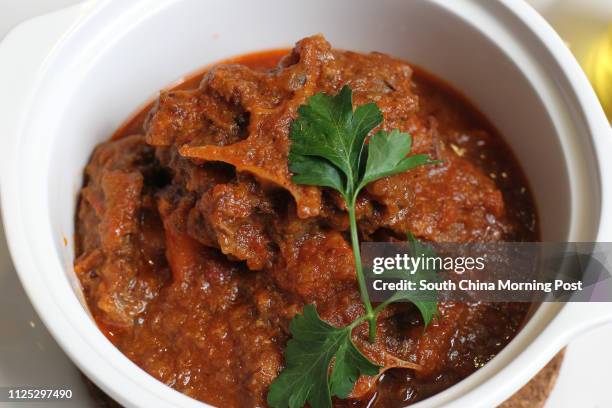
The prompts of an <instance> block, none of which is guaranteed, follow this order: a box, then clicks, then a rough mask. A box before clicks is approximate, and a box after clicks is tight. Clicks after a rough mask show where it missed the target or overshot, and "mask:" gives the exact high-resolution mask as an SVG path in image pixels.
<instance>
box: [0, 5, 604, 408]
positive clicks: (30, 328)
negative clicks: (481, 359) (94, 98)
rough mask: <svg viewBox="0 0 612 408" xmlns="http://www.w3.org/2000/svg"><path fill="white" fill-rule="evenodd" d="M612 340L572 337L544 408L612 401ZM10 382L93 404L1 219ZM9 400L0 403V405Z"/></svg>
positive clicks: (25, 10) (8, 10) (3, 343)
mask: <svg viewBox="0 0 612 408" xmlns="http://www.w3.org/2000/svg"><path fill="white" fill-rule="evenodd" d="M78 1H79V0H0V38H1V37H3V36H4V35H5V34H6V33H7V32H8V31H9V30H10V29H11V28H12V27H14V26H15V25H16V24H18V23H19V22H20V21H23V20H25V19H27V18H30V17H34V16H37V15H40V14H44V13H47V12H50V11H53V10H57V9H59V8H62V7H66V6H69V5H71V4H75V3H77V2H78ZM533 1H534V2H538V1H539V2H540V3H542V2H543V0H533ZM550 2H551V1H550V0H547V1H546V3H550ZM0 92H1V90H0ZM2 137H10V135H3V136H2ZM611 346H612V326H606V327H602V328H600V329H597V330H595V331H593V332H591V333H587V334H585V335H583V336H582V337H581V338H579V339H576V340H575V341H573V342H572V343H571V344H570V345H569V346H568V348H567V353H566V355H565V360H564V362H563V366H562V368H561V373H560V376H559V379H558V381H557V385H556V387H555V390H554V391H553V393H552V395H551V396H550V398H549V400H548V402H547V405H546V408H565V407H567V408H576V407H579V408H610V407H612V351H611V350H610V348H611ZM9 385H10V386H17V385H22V386H23V385H30V386H34V385H39V386H42V385H46V386H62V387H64V388H71V389H72V390H73V391H74V393H75V399H74V400H73V402H72V403H71V404H66V403H62V404H42V403H33V404H23V403H20V404H18V407H24V408H25V407H29V406H32V407H42V406H78V407H93V406H94V404H93V403H92V402H91V401H90V400H89V398H88V396H87V391H86V390H85V388H84V385H83V382H82V380H81V378H80V374H79V373H78V371H77V370H76V368H75V367H74V365H73V364H72V363H71V362H70V360H69V359H68V358H67V357H66V356H65V354H64V353H63V352H62V351H61V349H60V348H59V347H58V346H57V344H56V343H55V341H54V340H53V339H52V338H51V336H50V335H49V333H48V332H47V330H46V329H45V328H44V326H43V325H42V323H41V322H40V319H38V317H37V316H36V313H35V312H34V310H33V309H32V306H31V305H30V303H29V301H28V299H27V297H26V295H25V293H24V291H23V289H22V287H21V284H20V283H19V280H18V279H17V276H16V273H15V270H14V268H13V265H12V263H11V260H10V257H9V254H8V251H7V248H6V241H5V238H4V230H3V228H2V226H1V225H0V386H9ZM8 406H10V405H9V404H7V403H0V407H8Z"/></svg>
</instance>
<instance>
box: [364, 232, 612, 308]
mask: <svg viewBox="0 0 612 408" xmlns="http://www.w3.org/2000/svg"><path fill="white" fill-rule="evenodd" d="M428 245H429V246H428V250H427V251H420V252H418V251H417V253H415V252H414V248H411V245H410V244H408V243H364V244H363V246H362V253H363V257H364V269H365V271H366V283H367V286H368V291H369V292H370V297H371V298H372V300H374V301H377V302H379V301H384V300H386V299H388V298H389V297H390V296H392V295H393V294H394V293H395V292H397V291H410V292H412V293H411V295H412V298H415V296H416V297H417V298H419V296H420V298H421V299H422V300H434V299H433V297H435V300H442V301H445V300H446V301H451V300H453V301H484V302H534V301H562V302H565V301H612V279H610V273H609V270H610V268H609V259H608V258H610V257H612V245H610V243H484V244H483V243H477V244H428Z"/></svg>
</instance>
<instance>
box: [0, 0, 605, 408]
mask: <svg viewBox="0 0 612 408" xmlns="http://www.w3.org/2000/svg"><path fill="white" fill-rule="evenodd" d="M317 32H322V33H324V34H325V35H326V36H327V38H328V39H329V40H330V41H331V42H332V44H333V45H334V46H335V47H339V48H345V49H352V50H359V51H370V50H378V51H383V52H387V53H389V54H391V55H394V56H398V57H402V58H405V59H406V60H408V61H411V62H413V63H416V64H418V65H421V66H423V67H425V68H426V69H427V70H429V71H431V72H433V73H435V74H437V75H439V76H440V77H442V78H444V79H446V80H448V81H449V82H450V83H452V84H453V85H454V86H455V87H456V88H458V89H459V90H461V91H462V92H463V93H465V94H466V95H467V96H468V97H469V98H470V99H471V100H472V101H473V102H474V103H475V104H476V105H477V106H478V107H479V108H480V109H481V110H482V111H483V112H484V113H485V114H486V115H487V116H488V117H489V118H490V119H491V120H492V121H493V123H494V124H495V125H496V126H497V127H498V128H499V129H500V131H501V133H502V134H503V135H504V137H505V138H506V140H507V141H508V142H509V144H510V145H511V147H512V149H513V150H514V152H515V153H516V155H517V156H518V158H519V160H520V162H521V164H522V166H523V168H524V169H525V171H526V173H527V175H528V178H529V182H530V183H531V186H532V187H533V190H534V192H535V196H536V201H537V204H538V208H539V215H540V219H541V227H542V230H543V238H544V239H545V240H551V241H564V240H570V241H571V240H575V241H594V240H599V241H612V235H611V234H612V218H611V216H612V188H611V187H612V166H611V165H610V162H609V161H605V157H606V155H608V157H609V155H610V153H611V152H612V134H611V132H610V128H609V125H608V123H607V122H606V120H605V117H604V114H603V112H602V110H601V107H600V106H599V104H598V103H597V100H596V98H595V95H594V93H593V92H592V90H591V88H590V86H589V84H588V82H587V80H586V79H585V77H584V75H583V74H582V72H581V71H580V69H579V67H578V65H577V63H576V62H575V60H574V59H573V58H572V57H571V55H570V53H569V51H568V50H567V49H566V47H565V46H564V44H563V42H562V41H561V40H560V39H559V38H558V37H557V35H556V34H555V33H554V32H553V30H552V29H551V28H550V27H549V26H548V25H547V24H546V23H545V22H544V21H543V20H542V18H541V17H539V16H538V15H537V14H536V13H535V12H534V11H533V10H532V9H531V8H529V6H527V5H526V4H525V3H523V2H522V1H517V0H499V1H498V0H495V1H494V0H472V1H468V0H453V1H443V0H430V1H425V0H422V1H419V0H413V1H404V0H333V1H329V0H308V1H300V2H298V1H286V0H258V1H252V0H233V1H221V0H157V1H152V0H147V1H145V0H133V1H121V0H117V1H103V2H97V3H86V4H84V5H80V6H77V7H73V8H70V9H66V10H64V11H61V12H58V13H55V14H51V15H47V16H43V17H40V18H37V19H34V20H31V21H29V22H26V23H25V24H23V25H21V26H19V27H18V28H16V29H15V30H14V31H13V32H12V33H11V34H9V35H8V37H7V38H6V39H5V40H4V42H3V44H2V46H1V47H0V90H1V93H0V112H2V115H3V119H2V121H1V123H0V135H2V136H1V137H2V138H3V139H2V158H1V159H2V160H1V162H2V163H1V164H2V168H1V174H2V204H3V211H4V220H5V223H6V232H7V235H8V240H9V245H10V249H11V253H12V256H13V258H14V262H15V264H16V266H17V269H18V271H19V275H20V278H21V281H22V282H23V285H24V287H25V288H26V290H27V293H28V295H29V297H30V299H31V301H32V303H33V304H34V306H35V308H36V310H37V311H38V313H39V314H40V316H41V318H42V320H43V321H44V322H45V324H46V325H47V327H48V329H49V330H50V331H51V333H52V334H53V336H54V337H55V339H56V340H57V341H58V343H59V344H60V345H61V346H62V347H63V349H64V350H65V351H66V353H68V355H69V356H70V357H71V358H72V360H73V361H74V362H75V363H76V364H77V365H78V366H79V367H80V368H81V369H82V370H83V371H84V372H85V373H86V374H87V375H88V376H89V377H90V378H91V379H92V380H94V381H95V382H96V383H97V384H98V385H99V386H100V387H101V388H102V389H103V390H104V391H106V392H107V393H108V394H110V395H111V396H112V397H113V398H115V399H116V400H117V401H119V402H120V403H122V404H124V405H126V406H130V407H131V406H142V407H151V406H155V407H165V406H181V407H191V406H203V404H201V403H199V402H197V401H195V400H193V399H190V398H188V397H186V396H184V395H182V394H180V393H178V392H176V391H174V390H172V389H170V388H168V387H166V386H164V385H163V384H161V383H160V382H158V381H156V380H155V379H153V378H152V377H150V376H149V375H147V374H146V373H145V372H144V371H142V370H141V369H140V368H138V367H137V366H136V365H134V364H132V363H131V362H130V361H129V360H128V359H127V358H126V357H125V356H123V354H121V353H120V352H119V351H118V350H117V349H116V348H114V347H113V346H112V344H111V343H110V342H109V341H108V340H107V339H106V338H105V337H104V336H103V335H102V333H101V332H100V331H99V330H98V329H97V327H96V325H95V324H94V322H93V320H92V319H91V317H90V315H89V314H88V312H87V310H86V307H84V306H83V303H82V301H81V300H80V299H81V297H80V290H79V285H78V282H77V280H76V278H75V275H74V273H73V269H72V262H73V249H72V239H71V237H72V236H73V224H74V210H75V202H76V201H75V200H76V196H77V192H78V190H79V188H80V186H81V182H82V180H81V175H82V172H83V167H84V166H85V163H86V162H87V160H88V157H89V155H90V153H91V151H92V148H93V147H94V146H95V145H96V144H97V143H99V142H101V141H103V140H105V139H107V138H108V137H109V136H110V135H111V133H112V132H113V131H114V130H115V129H116V128H117V127H118V126H119V125H120V124H121V123H122V122H123V121H124V120H125V119H126V118H127V117H128V116H129V114H130V113H131V112H134V111H135V110H137V108H138V107H139V106H142V104H143V103H145V102H146V101H148V100H150V98H152V97H154V96H155V95H156V91H157V90H158V89H160V88H162V87H165V86H167V85H168V84H170V83H172V82H173V81H176V80H177V79H179V78H180V77H181V76H182V75H185V74H186V73H189V72H192V71H194V70H196V69H198V68H199V67H202V66H203V65H206V64H209V63H211V62H214V61H217V60H220V59H223V58H226V57H229V56H233V55H236V54H241V53H245V52H249V51H255V50H262V49H269V48H277V47H289V46H291V45H292V43H293V42H294V41H296V40H297V39H300V38H302V37H304V36H306V35H310V34H313V33H317ZM64 238H67V239H68V245H64V242H63V240H64ZM609 321H612V304H568V305H565V306H564V305H561V304H545V305H543V306H541V307H540V308H539V309H538V311H537V312H536V314H535V315H534V316H533V318H532V319H531V320H530V322H529V323H528V324H527V326H526V327H525V328H524V329H523V330H522V331H521V332H520V334H519V335H518V336H517V337H516V338H515V339H514V340H513V341H512V342H511V343H510V344H509V345H508V346H507V347H506V348H505V349H504V350H503V351H502V352H501V353H500V354H499V355H498V356H497V357H495V358H494V359H493V360H492V361H491V362H490V363H488V364H487V365H486V366H485V367H484V368H482V369H481V370H479V371H478V372H476V373H475V374H474V375H472V376H470V377H468V378H467V379H465V380H464V381H462V382H460V383H459V384H457V385H455V386H453V387H451V388H450V389H448V390H446V391H444V392H442V393H440V394H438V395H436V396H434V397H432V398H429V399H427V400H426V401H423V402H421V403H419V404H417V405H415V407H417V406H418V407H433V406H441V405H445V404H448V405H449V406H462V407H470V408H471V407H481V406H482V407H490V406H493V405H495V404H497V403H499V402H501V401H502V400H504V399H505V398H507V397H508V396H509V395H510V394H511V393H512V392H514V391H515V390H517V389H518V388H519V387H520V386H521V385H522V384H524V383H525V382H527V380H528V379H529V378H530V377H531V376H532V375H533V374H534V373H535V372H536V371H537V370H538V369H539V368H541V367H542V366H543V365H544V364H545V363H546V362H547V361H548V359H550V358H551V357H552V356H553V354H554V353H555V352H557V351H558V350H559V349H560V348H561V347H562V346H563V345H565V344H566V343H567V342H568V341H569V340H570V339H571V338H572V337H573V336H575V335H576V334H578V333H582V332H584V331H586V330H587V329H589V328H591V327H593V326H596V325H598V324H602V323H604V322H609Z"/></svg>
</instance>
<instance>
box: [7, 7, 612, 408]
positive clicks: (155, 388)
mask: <svg viewBox="0 0 612 408" xmlns="http://www.w3.org/2000/svg"><path fill="white" fill-rule="evenodd" d="M433 1H434V2H440V0H433ZM174 2H176V0H166V1H162V2H161V3H160V4H170V3H174ZM485 3H488V4H487V5H484V6H482V7H500V8H503V9H504V10H505V11H510V12H511V13H512V14H513V15H514V16H516V17H517V19H518V20H520V21H521V22H522V23H524V24H525V26H526V28H528V29H529V30H530V31H531V33H532V34H533V36H534V37H535V38H536V39H537V40H539V41H541V42H542V43H543V44H544V45H545V46H546V47H545V48H546V50H547V51H548V52H549V53H550V55H551V56H552V57H553V59H554V61H555V62H556V63H557V64H558V65H559V68H560V69H561V70H562V72H563V74H564V76H565V78H566V79H567V80H568V83H569V84H570V86H571V91H572V92H573V94H572V95H571V97H572V98H573V99H575V104H576V107H577V108H579V110H580V115H581V116H582V117H583V118H584V122H585V124H586V125H587V127H588V128H589V129H590V137H591V139H592V143H593V145H594V149H595V154H596V155H597V157H598V158H599V160H598V161H599V163H598V164H599V168H598V170H599V172H600V174H599V180H598V183H599V184H600V187H601V190H602V208H610V187H609V183H607V184H603V180H602V179H603V177H604V175H606V174H612V168H611V166H610V165H609V164H606V163H605V162H604V160H603V152H604V151H612V150H605V149H610V147H611V146H612V144H611V143H610V141H609V140H604V133H605V136H609V126H608V124H607V120H605V115H604V114H603V110H602V108H601V106H600V105H599V103H598V102H597V99H596V97H595V94H594V92H593V90H592V88H591V87H590V85H589V84H588V81H587V80H586V78H585V76H584V74H583V73H582V72H581V70H580V68H579V66H578V65H577V63H576V61H575V60H574V58H573V57H572V56H571V54H570V53H569V50H567V49H566V47H565V46H564V45H563V43H562V41H561V39H560V38H559V37H558V36H557V34H556V33H555V32H554V31H553V30H552V28H550V26H548V24H547V23H546V22H545V21H544V20H543V19H542V17H540V16H539V15H538V14H537V13H536V12H535V11H534V10H532V9H531V8H530V6H528V5H527V4H526V3H522V2H516V1H511V0H497V1H495V2H494V1H488V2H485ZM124 8H125V6H124V3H123V2H120V1H110V0H108V1H103V2H101V3H99V4H96V5H95V6H87V7H85V9H83V8H78V10H79V13H77V14H78V18H79V21H78V23H77V24H76V25H74V26H72V27H71V28H70V30H68V32H67V33H66V34H65V35H64V36H63V38H62V39H61V41H60V42H58V43H57V44H56V45H55V46H54V48H53V50H52V52H51V53H50V54H49V55H48V56H47V58H46V60H45V67H44V69H43V70H41V72H39V77H38V78H37V79H38V81H42V79H43V78H44V76H45V74H47V72H46V69H49V68H50V67H52V65H53V63H54V57H57V55H58V54H59V53H61V52H62V48H63V47H65V46H66V44H68V43H69V41H70V39H71V38H73V37H74V36H77V35H84V36H87V35H89V36H90V37H91V36H92V35H95V33H96V30H100V29H102V27H103V26H104V21H105V19H108V18H110V17H111V16H113V15H119V14H121V13H122V12H123V9H124ZM71 9H72V8H71ZM72 10H76V9H72ZM83 10H84V11H85V12H84V13H82V12H83ZM67 11H68V10H67ZM44 18H45V17H43V19H44ZM38 85H41V84H40V82H37V83H36V84H35V85H33V87H34V90H35V91H36V90H37V88H36V87H37V86H38ZM38 91H40V90H38ZM23 108H24V112H26V111H29V110H30V109H35V105H34V104H33V101H31V100H30V101H28V104H27V105H24V107H23ZM26 130H27V129H26V128H23V129H21V131H22V132H25V131H26ZM19 137H20V134H19V133H17V138H19ZM17 144H18V143H16V144H15V148H16V147H17ZM5 165H6V167H5V168H4V171H3V172H2V173H3V174H2V185H1V188H2V201H3V208H2V210H3V215H4V223H5V228H6V232H7V237H10V239H9V247H10V252H11V254H12V257H13V260H14V262H15V265H16V267H17V270H18V273H19V277H20V280H21V282H22V284H23V285H24V287H25V288H26V291H27V293H28V296H29V297H30V300H31V302H32V303H33V305H34V306H35V309H36V310H37V312H38V314H39V315H40V316H41V319H42V320H43V322H44V323H45V325H46V326H47V328H48V329H49V331H50V332H51V333H52V334H53V336H54V338H55V339H56V340H57V341H58V343H59V344H60V345H61V346H62V348H63V349H64V350H65V351H66V352H67V354H68V355H69V356H70V357H71V359H72V360H73V361H74V362H75V363H77V365H78V366H79V367H80V368H81V369H82V370H83V371H84V372H85V373H86V374H87V375H88V376H90V378H92V379H94V381H95V382H96V383H97V384H98V385H99V386H101V388H102V389H103V390H104V391H105V392H107V393H108V394H109V395H111V396H112V397H113V398H115V399H117V400H118V401H120V402H122V403H125V404H128V405H130V406H137V405H139V404H142V403H143V401H144V400H143V399H142V398H143V395H142V394H139V393H138V394H139V395H135V394H137V393H134V389H135V388H130V387H138V388H137V389H138V390H139V391H141V392H144V391H145V390H146V391H147V392H148V394H147V396H148V398H149V399H148V401H150V402H153V401H156V402H157V403H160V401H162V400H163V401H164V402H165V403H167V404H168V405H171V404H180V405H181V406H199V407H202V406H206V405H203V403H200V402H197V401H195V400H193V399H191V398H189V397H186V396H185V395H183V394H181V393H179V392H177V391H175V390H173V389H171V388H169V387H166V386H165V385H163V384H162V383H161V382H158V381H157V380H154V379H153V378H152V377H150V376H149V375H148V374H146V373H145V372H144V371H143V370H141V369H139V368H137V369H138V370H140V373H139V374H138V377H139V378H138V379H135V378H133V377H131V376H128V375H127V371H122V370H123V369H124V368H125V366H126V365H125V364H118V365H117V364H112V363H111V361H106V360H107V359H106V357H107V356H108V357H111V358H114V357H116V353H113V352H112V351H109V350H108V348H105V349H103V350H102V352H101V351H100V350H97V349H94V348H93V346H92V344H90V343H89V341H88V339H86V338H84V337H81V336H80V335H79V332H82V331H88V330H90V329H91V327H95V326H94V325H89V326H88V327H71V325H70V324H69V323H68V322H66V321H62V320H63V318H59V317H58V315H57V314H58V313H59V315H61V314H62V306H61V305H59V304H57V303H56V299H52V298H51V297H50V295H48V294H47V293H45V291H44V285H43V284H41V283H40V282H38V283H37V282H34V280H33V278H32V275H30V273H29V271H33V270H37V269H40V268H44V264H41V262H42V260H41V259H37V256H36V253H33V251H32V250H31V246H30V245H29V244H30V240H29V239H28V234H27V233H26V230H27V228H24V227H25V225H24V224H23V223H22V218H23V217H24V216H25V214H22V211H21V205H20V199H21V198H22V197H21V191H20V188H19V177H18V174H19V172H18V171H17V169H18V168H19V167H18V157H17V155H14V157H11V155H8V156H7V157H6V164H5ZM603 215H604V214H603V213H602V216H603ZM611 230H612V221H610V218H609V217H606V218H604V219H603V220H602V221H601V224H600V231H599V235H598V238H599V240H600V241H604V240H608V241H609V240H612V239H610V231H611ZM73 297H74V296H73ZM75 300H76V299H75ZM77 304H78V303H77ZM79 307H80V304H79ZM562 309H567V307H560V306H558V307H556V308H552V309H550V313H549V314H550V321H552V320H553V319H554V318H555V317H558V316H560V315H561V314H562V313H561V311H562ZM550 321H548V323H550ZM548 326H552V325H546V326H545V327H546V328H547V329H548V330H549V332H550V327H548ZM96 331H97V328H96ZM544 331H545V330H544V329H543V330H542V331H541V332H540V333H539V334H538V337H539V338H540V339H541V338H542V337H543V336H544ZM67 333H70V334H71V335H73V336H74V338H71V339H68V337H67V336H66V334H67ZM100 334H101V333H100ZM77 342H78V344H79V345H78V347H77ZM559 346H562V344H559ZM77 349H78V350H77ZM86 349H88V350H89V351H90V352H91V354H90V355H87V356H84V355H83V351H84V350H86ZM77 351H78V352H80V353H81V354H77ZM105 352H108V353H109V354H107V355H104V353H105ZM115 352H117V353H119V354H120V355H121V357H123V358H124V359H127V357H125V356H123V354H121V353H120V352H118V350H116V349H115ZM96 354H98V355H97V356H96ZM519 354H520V355H523V356H525V355H527V348H525V349H523V350H522V351H520V352H519ZM529 355H531V356H532V357H533V356H537V352H536V351H534V350H533V345H531V351H530V353H529ZM544 357H546V356H545V355H544ZM109 360H110V359H109ZM523 360H525V358H523ZM542 360H543V357H541V356H540V357H538V358H535V359H533V361H535V362H539V361H542ZM101 361H104V362H105V363H106V364H107V366H108V370H109V371H108V372H107V373H106V374H105V375H104V376H102V375H101V374H100V372H99V371H98V370H97V367H96V364H99V363H100V362H101ZM129 364H132V363H131V362H130V363H129ZM505 370H506V372H507V371H508V367H506V369H505ZM515 371H516V370H515ZM130 372H131V373H135V371H134V370H133V369H131V370H130ZM528 374H529V373H527V375H528ZM523 376H525V374H524V375H523ZM145 377H146V378H145ZM494 377H496V378H498V379H499V378H500V377H501V371H500V372H499V373H497V374H496V375H495V376H494ZM464 382H465V380H463V381H461V382H460V383H459V384H461V383H464ZM497 383H499V381H497ZM111 384H112V385H111ZM459 384H458V385H459ZM485 384H486V382H485V383H482V384H480V385H478V386H477V387H476V388H474V389H472V390H471V392H469V393H467V394H466V395H465V396H464V397H461V398H459V399H457V400H454V403H456V404H459V405H461V404H468V403H469V402H474V403H476V402H478V404H482V403H483V401H482V398H479V399H475V398H474V396H473V394H474V392H475V391H477V390H482V389H483V385H485ZM488 384H494V382H492V381H488ZM160 385H161V386H163V389H162V387H160ZM497 386H499V384H497ZM488 389H489V390H492V389H494V388H493V387H492V386H489V387H488ZM119 390H121V391H119ZM480 392H482V391H480ZM441 394H442V393H441ZM441 394H438V395H436V396H434V397H432V398H430V399H428V400H425V401H423V403H425V402H427V401H429V403H428V404H431V403H435V400H442V399H443V398H442V397H440V398H438V397H439V396H440V395H441ZM413 406H414V407H420V406H422V403H419V404H418V405H413ZM466 406H477V404H475V405H466Z"/></svg>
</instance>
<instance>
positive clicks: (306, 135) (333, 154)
mask: <svg viewBox="0 0 612 408" xmlns="http://www.w3.org/2000/svg"><path fill="white" fill-rule="evenodd" d="M298 115H299V116H298V118H297V119H296V120H294V121H293V123H292V124H291V131H290V134H289V138H290V139H291V149H290V151H289V170H291V172H292V173H294V178H293V181H294V182H295V183H297V184H309V185H320V186H326V187H331V188H334V189H336V190H338V191H339V192H340V193H342V195H343V196H344V197H345V198H346V199H349V198H351V195H352V194H353V192H354V191H355V187H356V185H357V184H358V181H359V180H358V177H359V170H360V160H361V158H362V157H363V153H364V152H363V150H364V146H366V144H365V139H366V136H367V135H368V133H369V132H370V131H371V130H372V129H374V128H375V127H376V126H378V125H379V124H380V123H381V122H382V120H383V117H382V113H381V112H380V109H378V107H377V106H376V105H375V104H373V103H369V104H365V105H362V106H360V107H358V108H357V109H355V112H353V92H352V90H351V88H349V87H348V86H344V87H343V88H342V90H341V91H340V93H338V95H335V96H329V95H326V94H324V93H318V94H316V95H314V96H312V97H311V98H310V99H308V103H306V104H305V105H302V106H300V108H299V109H298ZM322 163H324V164H322ZM318 166H327V167H329V166H333V167H335V168H336V170H337V173H338V176H336V175H334V177H333V178H334V183H330V182H329V178H328V177H327V176H328V175H329V174H330V170H329V169H326V170H325V171H323V173H324V175H325V177H323V178H321V179H317V177H316V176H315V173H316V174H319V173H321V171H318V172H315V173H313V170H314V169H316V168H317V167H318ZM338 177H340V178H341V180H342V183H341V185H339V184H338V183H336V180H337V178H338ZM332 184H333V185H332Z"/></svg>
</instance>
